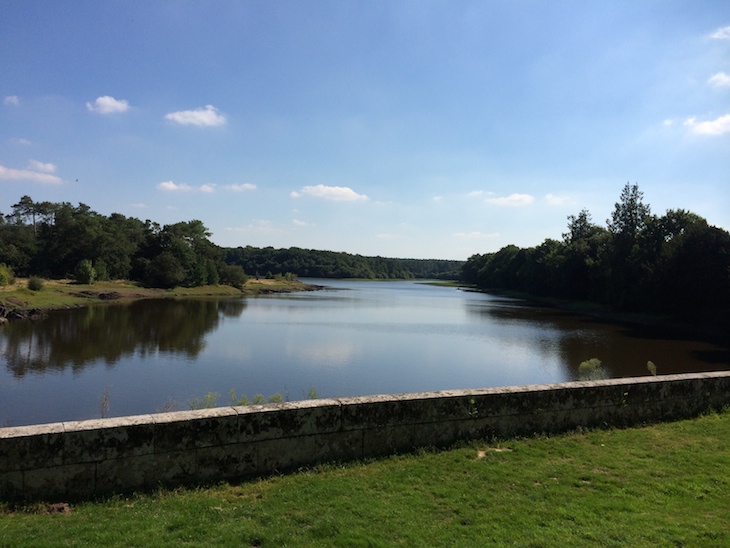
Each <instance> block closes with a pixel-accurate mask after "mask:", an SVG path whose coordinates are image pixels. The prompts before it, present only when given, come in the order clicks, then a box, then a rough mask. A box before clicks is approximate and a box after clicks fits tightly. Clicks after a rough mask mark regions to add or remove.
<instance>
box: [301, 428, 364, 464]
mask: <svg viewBox="0 0 730 548" xmlns="http://www.w3.org/2000/svg"><path fill="white" fill-rule="evenodd" d="M362 457H363V433H362V430H346V431H342V432H331V433H324V434H317V435H315V436H314V453H313V454H312V458H313V462H333V461H346V460H355V459H360V458H362Z"/></svg>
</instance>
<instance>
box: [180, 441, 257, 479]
mask: <svg viewBox="0 0 730 548" xmlns="http://www.w3.org/2000/svg"><path fill="white" fill-rule="evenodd" d="M195 459H196V464H195V467H196V471H195V475H196V478H197V481H200V482H208V481H218V480H230V479H236V478H242V477H248V476H253V475H255V474H257V473H258V461H259V448H258V444H256V443H237V444H232V445H223V446H220V447H204V448H202V449H196V451H195Z"/></svg>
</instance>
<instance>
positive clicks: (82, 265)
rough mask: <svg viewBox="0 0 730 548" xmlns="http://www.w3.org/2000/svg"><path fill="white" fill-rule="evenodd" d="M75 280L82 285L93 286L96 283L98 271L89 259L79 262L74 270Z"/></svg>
mask: <svg viewBox="0 0 730 548" xmlns="http://www.w3.org/2000/svg"><path fill="white" fill-rule="evenodd" d="M74 278H75V279H76V281H77V282H78V283H80V284H93V283H94V282H95V281H96V270H95V269H94V266H93V265H92V263H91V261H90V260H89V259H83V260H82V261H79V263H78V264H77V265H76V268H75V269H74Z"/></svg>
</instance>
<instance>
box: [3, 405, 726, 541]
mask: <svg viewBox="0 0 730 548" xmlns="http://www.w3.org/2000/svg"><path fill="white" fill-rule="evenodd" d="M728 469H730V412H724V413H721V414H712V415H707V416H703V417H700V418H697V419H694V420H688V421H681V422H674V423H666V424H659V425H652V426H647V427H643V428H635V429H625V430H621V429H612V430H595V431H588V432H578V433H571V434H566V435H561V436H555V437H537V438H529V439H517V440H505V441H501V442H496V441H492V442H486V441H485V442H480V443H471V444H468V445H464V446H461V447H457V448H453V449H451V450H448V451H441V452H437V451H424V452H421V453H420V454H417V455H407V456H397V457H392V458H387V459H382V460H373V461H369V462H365V463H356V464H350V465H344V466H338V465H329V466H322V467H319V468H317V469H314V470H308V471H301V472H299V473H295V474H291V475H286V476H278V477H273V478H268V479H263V480H257V481H249V482H244V483H240V484H237V485H229V484H222V485H217V486H214V487H208V488H200V489H180V490H175V491H159V492H156V493H153V494H143V495H142V494H140V495H134V496H130V497H115V498H111V499H108V500H103V501H97V502H89V503H83V504H79V505H72V506H71V507H70V508H69V509H68V510H69V512H70V513H68V514H49V513H48V510H47V508H48V507H47V505H45V504H36V505H33V506H29V507H24V508H12V507H10V506H8V505H5V506H2V505H0V539H2V540H1V541H0V544H2V545H3V546H5V545H7V546H33V545H45V544H50V543H52V544H53V545H56V546H63V545H66V546H76V545H117V546H129V545H137V546H141V545H181V544H183V545H184V544H188V545H230V546H391V545H400V546H444V545H452V546H485V545H505V544H516V545H520V546H583V545H586V544H588V545H602V546H603V545H605V546H626V545H629V546H669V545H688V546H721V545H722V546H727V545H728V544H730V520H729V519H728V518H729V517H730V473H729V472H728Z"/></svg>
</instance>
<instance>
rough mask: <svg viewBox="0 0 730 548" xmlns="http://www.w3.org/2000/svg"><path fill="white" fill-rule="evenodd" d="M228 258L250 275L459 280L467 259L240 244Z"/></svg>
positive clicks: (229, 253) (227, 252)
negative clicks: (382, 254) (457, 259)
mask: <svg viewBox="0 0 730 548" xmlns="http://www.w3.org/2000/svg"><path fill="white" fill-rule="evenodd" d="M225 260H226V262H227V263H229V264H236V265H240V266H241V267H243V269H244V270H245V271H246V272H247V273H248V274H251V275H254V274H255V275H257V276H264V275H268V274H269V273H271V272H291V273H293V274H296V275H297V276H301V277H308V278H366V279H408V278H429V279H448V280H457V279H459V277H460V276H461V268H462V266H463V265H464V261H445V260H436V259H431V260H429V259H387V258H383V257H364V256H362V255H351V254H349V253H342V252H335V251H316V250H312V249H300V248H298V247H291V248H289V249H274V248H273V247H265V248H256V247H250V246H247V247H237V248H235V249H227V250H226V256H225Z"/></svg>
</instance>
